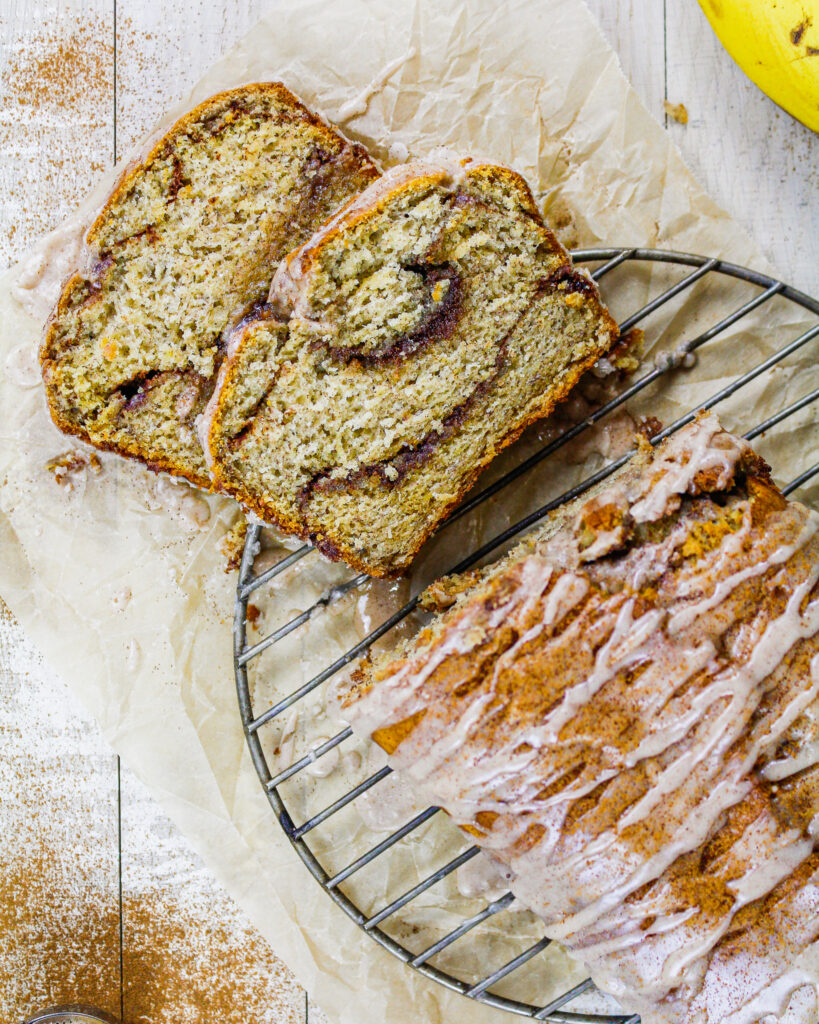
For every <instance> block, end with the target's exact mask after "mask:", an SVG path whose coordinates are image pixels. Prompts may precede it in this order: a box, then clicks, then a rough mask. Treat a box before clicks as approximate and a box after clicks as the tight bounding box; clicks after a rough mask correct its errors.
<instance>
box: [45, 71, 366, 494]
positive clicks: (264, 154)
mask: <svg viewBox="0 0 819 1024" xmlns="http://www.w3.org/2000/svg"><path fill="white" fill-rule="evenodd" d="M375 177H377V172H376V171H375V169H374V167H373V165H372V163H371V161H370V160H369V158H368V157H367V156H366V154H365V153H364V151H363V150H362V149H361V148H360V147H358V146H352V145H350V144H348V143H347V142H345V141H344V140H343V139H342V138H341V137H340V136H339V135H337V134H336V133H335V132H334V131H333V130H332V129H331V128H330V127H329V126H328V125H326V124H325V123H324V122H322V121H320V120H319V119H318V118H317V117H316V116H315V115H313V114H311V113H310V111H308V110H307V109H305V107H303V106H302V104H301V103H299V102H298V100H297V99H296V98H295V97H294V96H293V95H291V93H289V92H288V91H287V89H285V88H284V86H282V85H280V84H278V83H264V84H258V85H248V86H244V87H242V88H238V89H233V90H231V91H229V92H225V93H222V94H220V95H218V96H214V97H212V98H211V99H209V100H207V101H206V102H204V103H202V104H200V106H198V107H196V108H195V109H194V110H192V111H191V112H190V113H189V114H187V115H185V117H183V118H182V119H181V120H180V121H178V122H177V123H176V124H175V125H174V126H173V127H172V128H171V129H170V130H169V131H168V132H167V134H165V135H164V136H163V137H162V138H161V139H160V140H159V142H157V143H156V145H155V146H154V147H153V148H152V150H151V151H150V153H149V154H148V155H147V156H146V157H145V158H144V159H143V160H142V161H141V162H139V163H138V164H137V165H136V166H133V167H131V168H129V169H128V170H127V171H126V173H125V175H124V176H123V178H122V179H121V181H120V182H119V184H118V186H117V187H116V189H115V191H114V192H113V194H112V196H111V198H110V199H109V200H108V202H107V203H106V205H105V207H104V208H103V210H102V212H101V213H100V215H99V216H98V217H97V219H96V221H95V222H94V224H93V225H92V226H91V228H90V230H89V232H88V235H87V239H86V241H87V249H88V251H87V265H86V266H84V267H82V268H80V269H79V270H78V271H77V273H76V274H74V276H73V277H72V278H71V279H70V280H69V281H68V283H67V285H66V286H65V289H64V291H63V294H62V296H61V297H60V300H59V303H58V305H57V308H56V310H55V312H54V314H53V315H52V318H51V321H50V323H49V326H48V330H47V334H46V338H45V341H44V344H43V348H42V353H41V359H42V365H43V376H44V379H45V384H46V393H47V396H48V403H49V406H50V408H51V413H52V416H53V418H54V420H55V422H56V423H57V425H58V426H59V427H60V428H61V429H62V430H65V431H66V432H68V433H71V434H76V435H77V436H78V437H82V438H83V439H84V440H86V441H90V442H91V443H92V444H95V445H96V446H97V447H99V448H107V449H111V450H113V451H117V452H119V453H120V454H122V455H129V456H132V457H134V458H138V459H141V460H143V461H145V462H147V463H149V464H150V465H151V466H153V467H155V468H158V469H163V470H167V471H168V472H171V473H175V474H178V475H180V476H184V477H187V478H188V479H189V480H191V481H192V482H193V483H196V484H198V485H199V486H201V487H209V486H210V475H209V473H208V471H207V467H206V465H205V460H204V457H203V454H202V450H201V446H200V444H199V440H198V438H197V437H196V434H195V432H194V429H193V428H194V421H195V420H196V419H197V417H198V416H199V415H200V414H201V413H202V410H203V409H204V406H205V403H206V402H207V400H208V398H209V397H210V394H211V392H212V390H213V384H214V381H215V378H216V373H217V370H218V369H219V364H220V362H221V359H222V355H223V349H224V340H223V339H224V336H225V334H226V332H227V331H228V330H229V329H230V328H231V327H232V326H233V325H234V324H235V323H236V322H237V321H238V320H239V319H240V318H241V317H242V316H243V315H244V314H245V313H247V311H248V309H249V307H251V306H253V305H254V304H256V303H258V302H259V301H261V300H262V299H264V298H265V296H266V295H267V291H268V288H269V286H270V279H271V277H272V275H273V270H274V269H275V267H276V265H277V264H278V262H279V260H280V259H281V258H282V257H283V256H284V255H285V253H287V252H289V251H290V250H291V249H293V248H295V247H296V246H298V245H300V244H301V243H302V242H303V241H304V240H305V239H306V238H308V237H309V236H310V235H311V234H312V232H313V231H314V229H315V228H316V227H317V226H318V225H319V224H321V223H322V221H323V220H325V218H326V217H328V216H329V215H330V214H331V213H332V212H333V211H334V210H335V209H336V208H337V207H338V206H340V205H341V204H342V203H343V202H344V201H345V200H347V199H348V198H349V197H350V196H351V195H353V194H355V193H356V192H358V191H360V190H361V189H362V188H364V187H365V186H366V185H368V184H369V182H371V181H372V180H373V178H375Z"/></svg>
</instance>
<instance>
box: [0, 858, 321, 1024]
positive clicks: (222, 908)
mask: <svg viewBox="0 0 819 1024" xmlns="http://www.w3.org/2000/svg"><path fill="white" fill-rule="evenodd" d="M62 857H63V853H62V852H61V851H60V850H55V849H49V848H48V847H47V846H43V847H40V848H39V849H38V850H37V851H36V852H35V853H33V854H32V855H31V856H29V857H27V858H26V859H25V860H22V861H20V862H18V863H16V864H5V865H2V866H0V964H2V970H0V1020H3V1022H4V1024H6V1022H8V1024H12V1022H14V1021H17V1020H23V1019H24V1018H25V1017H27V1016H29V1015H31V1014H33V1013H35V1012H36V1011H37V1010H41V1009H44V1008H45V1007H47V1006H53V1005H56V1004H65V1003H72V1002H82V1003H86V1004H91V1005H94V1006H97V1007H99V1008H100V1009H102V1010H105V1011H107V1012H108V1013H111V1014H114V1015H115V1016H116V1017H117V1018H119V1016H120V1012H121V1009H122V1011H124V1016H123V1019H124V1022H125V1024H214V1022H218V1024H247V1022H248V1021H253V1022H254V1024H303V1021H304V1013H303V1010H304V997H303V995H302V993H301V991H300V990H299V988H298V985H297V983H296V982H295V981H294V980H293V978H292V975H291V974H290V972H289V970H288V969H287V968H286V967H285V966H284V964H282V963H281V961H279V960H278V959H277V958H276V956H275V954H274V953H273V951H272V950H271V949H270V947H269V946H268V945H267V943H266V942H265V941H264V939H262V937H261V936H260V935H259V934H258V933H257V932H256V931H255V930H254V929H253V928H252V927H251V926H250V925H245V926H243V927H237V926H236V916H237V911H236V908H235V907H234V906H233V904H232V903H231V901H230V899H229V897H227V896H226V895H224V896H220V895H218V894H217V895H216V896H215V898H214V896H213V894H210V893H209V894H208V897H207V899H203V900H202V905H201V906H199V905H197V903H196V902H195V901H190V900H184V899H178V898H177V897H176V896H174V895H171V894H170V893H167V892H163V891H160V890H148V891H146V892H140V893H135V894H131V895H127V894H126V895H124V897H123V901H122V919H123V932H122V938H123V946H122V978H123V987H122V1004H121V1003H120V946H119V938H120V933H119V924H120V917H119V905H118V900H117V893H116V890H115V889H113V888H111V889H109V890H108V891H107V892H106V891H104V890H103V889H102V888H100V887H99V885H98V884H95V882H94V880H93V878H92V877H88V876H87V875H86V876H84V877H81V878H78V877H77V874H78V873H77V871H76V866H75V865H74V864H71V865H70V867H69V869H68V870H66V865H63V864H61V863H60V861H61V859H62Z"/></svg>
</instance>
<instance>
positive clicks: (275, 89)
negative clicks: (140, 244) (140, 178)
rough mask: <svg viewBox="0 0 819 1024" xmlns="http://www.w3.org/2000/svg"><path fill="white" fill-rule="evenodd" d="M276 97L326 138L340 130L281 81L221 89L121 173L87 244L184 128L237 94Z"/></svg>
mask: <svg viewBox="0 0 819 1024" xmlns="http://www.w3.org/2000/svg"><path fill="white" fill-rule="evenodd" d="M254 95H256V96H275V97H276V98H277V99H278V100H279V101H280V103H281V104H282V106H287V107H291V108H293V109H294V110H298V111H299V113H300V114H301V115H302V117H303V119H304V121H305V122H306V123H307V124H309V125H310V126H311V127H312V128H315V129H316V130H317V131H319V132H321V134H322V135H324V136H325V138H326V139H328V141H335V140H336V138H337V137H338V135H339V133H338V132H337V131H336V130H335V129H333V128H331V127H330V126H329V125H328V124H327V123H326V122H325V121H323V120H322V119H321V118H320V117H319V116H318V115H317V114H314V113H313V112H312V111H311V110H308V108H307V107H305V105H304V104H303V103H302V102H301V100H300V99H298V98H297V97H296V96H295V95H294V94H293V93H292V92H290V90H289V89H288V88H286V87H285V86H284V85H283V84H282V83H281V82H252V83H250V84H249V85H240V86H237V87H236V88H234V89H226V90H225V91H224V92H219V93H216V94H215V95H214V96H209V97H208V98H207V99H206V100H203V101H202V102H201V103H199V104H197V106H195V107H194V108H193V109H192V110H189V111H188V112H187V113H186V114H183V115H182V117H180V118H179V120H178V121H175V122H174V123H173V124H172V125H171V127H170V128H169V129H168V130H167V132H165V134H164V135H162V137H161V138H160V139H158V140H157V141H156V143H154V145H153V147H152V148H151V150H150V151H149V152H148V155H147V156H146V157H145V158H144V159H142V160H140V161H135V162H134V163H132V164H130V165H128V166H126V167H125V168H124V170H123V172H122V175H121V176H120V178H119V179H118V181H117V183H116V185H115V186H114V190H113V192H112V193H111V195H110V196H109V197H108V200H107V201H106V203H105V205H104V206H103V207H102V209H101V210H100V212H99V213H98V214H97V217H96V219H95V221H94V223H93V224H92V225H91V227H90V228H89V229H88V233H87V235H86V239H87V241H88V243H89V245H93V244H94V241H95V238H96V237H97V236H98V235H99V232H100V231H101V230H102V227H103V225H104V223H105V219H106V217H107V215H108V214H109V213H110V211H111V209H112V207H113V206H114V205H115V204H116V203H117V202H119V201H120V200H122V199H123V198H124V197H125V195H127V192H128V188H129V187H130V185H131V183H132V182H133V181H134V180H135V178H136V177H137V175H138V174H142V173H144V172H145V171H147V170H149V169H150V167H151V165H152V164H153V163H154V161H156V160H157V159H159V158H160V157H161V156H162V154H163V152H164V150H165V149H166V147H167V146H169V145H172V144H173V142H174V140H175V139H177V138H179V137H180V136H181V135H183V134H184V133H185V131H187V129H188V128H189V127H190V126H191V125H193V124H196V123H197V122H198V121H202V120H204V119H205V117H206V115H208V114H211V113H218V112H219V111H220V110H221V109H222V108H229V107H230V105H231V102H234V101H236V100H237V99H239V98H240V97H245V96H248V97H250V96H254ZM377 177H378V172H377V171H376V170H375V169H373V170H372V178H373V179H375V178H377Z"/></svg>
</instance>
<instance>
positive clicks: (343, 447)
mask: <svg viewBox="0 0 819 1024" xmlns="http://www.w3.org/2000/svg"><path fill="white" fill-rule="evenodd" d="M617 336H618V335H617V328H616V325H615V324H614V322H613V321H612V319H611V317H610V316H609V315H608V313H607V312H606V310H605V309H604V308H603V307H602V305H601V303H600V300H599V297H598V294H597V290H596V288H595V286H594V284H593V282H592V281H591V279H590V278H589V277H588V276H587V275H586V274H585V273H583V272H581V271H578V270H576V269H575V268H573V266H572V264H571V261H570V259H569V257H568V255H567V254H566V252H565V251H564V250H563V249H562V248H561V247H560V245H559V244H558V242H557V241H556V239H555V238H554V236H553V235H552V234H551V233H550V232H549V230H548V229H547V228H546V226H545V225H544V223H543V220H542V218H541V216H540V214H539V212H538V209H537V207H536V204H535V202H534V200H533V198H532V194H531V192H530V190H529V188H528V186H527V185H526V183H525V182H524V181H523V179H522V178H521V177H520V176H519V175H517V174H515V173H514V172H513V171H511V170H509V169H507V168H503V167H498V166H494V165H487V164H480V163H476V162H473V161H469V160H466V161H457V162H454V163H453V162H451V161H450V162H442V163H429V164H415V165H407V166H404V167H401V168H396V169H395V170H394V171H392V172H388V173H387V174H386V175H385V176H384V177H383V178H382V179H380V180H379V181H378V182H376V183H375V184H374V185H372V186H370V188H369V189H368V190H367V191H366V192H364V193H363V194H362V195H361V196H360V197H358V198H357V199H355V200H353V201H351V203H350V204H349V205H348V206H347V208H345V209H343V210H342V211H341V212H340V213H339V214H338V215H337V216H335V217H334V218H333V219H331V221H330V222H328V223H327V224H326V225H325V226H324V227H323V228H321V229H320V230H319V231H318V232H317V233H316V235H314V237H313V238H312V239H311V240H310V241H309V242H307V243H306V244H305V246H303V247H302V249H301V250H299V251H297V252H295V253H293V254H291V256H289V257H288V258H287V260H286V261H285V262H284V264H283V265H282V266H281V267H280V268H279V271H278V272H277V274H276V277H275V279H274V283H273V287H272V289H271V295H270V302H269V303H268V304H267V306H266V307H265V308H264V309H262V310H261V311H260V312H259V314H258V315H257V316H256V317H255V318H251V319H250V320H249V322H247V323H245V324H243V325H242V326H241V327H240V328H239V329H238V330H237V331H236V332H235V333H234V335H233V336H232V338H231V342H230V348H229V356H228V358H227V360H226V362H225V365H224V367H223V371H222V374H221V377H220V382H219V386H218V389H217V393H216V394H215V395H214V398H213V401H212V403H211V405H210V407H209V409H208V413H207V416H206V424H205V430H206V431H207V446H208V450H209V456H210V458H211V460H212V469H213V472H214V477H215V479H216V480H217V482H218V484H219V486H221V487H222V488H224V489H225V490H227V491H228V492H230V493H232V494H234V495H235V496H236V497H237V498H238V499H239V500H240V501H241V502H242V503H243V504H244V505H246V506H247V507H248V508H250V509H252V510H253V511H254V512H256V513H257V514H258V515H260V516H261V517H262V518H263V519H265V520H267V521H272V522H275V523H276V524H278V525H279V526H281V527H283V528H284V529H286V530H289V531H291V532H295V533H297V534H300V535H301V536H303V537H305V538H308V539H310V540H311V541H313V542H314V543H315V544H316V545H317V546H318V547H319V548H320V550H322V551H323V552H324V553H325V554H327V555H329V556H330V557H333V558H338V557H341V558H344V559H345V560H346V561H348V562H349V563H350V564H352V565H353V566H355V567H357V568H360V569H363V570H364V571H366V572H368V573H371V574H373V575H377V576H387V575H395V574H397V573H400V572H401V571H402V570H403V569H404V568H405V567H406V566H407V565H408V564H409V562H410V561H411V560H412V557H413V556H414V554H415V553H416V552H417V551H418V549H419V547H420V546H421V544H422V543H423V541H424V540H425V539H426V537H428V536H429V534H430V533H431V532H432V530H433V529H434V528H435V526H436V525H437V524H438V523H439V522H440V521H441V520H442V519H443V518H444V517H445V516H446V515H447V513H448V512H449V511H450V510H451V509H453V508H454V507H455V505H456V504H457V503H458V501H459V500H460V498H461V497H462V496H463V495H464V493H465V492H466V490H467V489H468V488H469V486H470V485H471V483H472V482H473V481H474V479H475V478H476V476H477V474H478V472H479V471H480V469H481V467H483V466H485V465H486V464H487V463H488V462H489V461H490V460H491V459H492V458H493V457H494V455H495V454H497V452H499V451H500V450H501V449H502V448H504V447H505V446H506V445H508V444H509V443H510V442H511V441H512V440H514V439H515V438H516V437H517V436H518V435H519V434H520V432H521V431H522V430H523V429H524V427H525V426H526V425H528V424H529V423H531V422H532V421H533V420H535V419H537V418H539V417H541V416H544V415H546V414H547V413H549V412H550V411H551V409H552V408H553V407H554V405H555V404H556V403H557V402H558V401H559V400H560V399H561V398H562V397H563V396H564V395H565V394H566V393H567V391H568V390H569V389H570V388H571V387H572V385H573V384H574V383H575V382H576V381H577V379H578V378H579V376H580V375H581V374H582V372H583V371H584V370H585V369H587V368H588V367H589V366H591V365H592V364H593V363H594V362H595V360H596V359H597V358H598V357H600V356H601V355H603V354H604V353H606V352H607V351H609V350H610V349H611V347H612V345H613V344H614V343H615V342H616V340H617Z"/></svg>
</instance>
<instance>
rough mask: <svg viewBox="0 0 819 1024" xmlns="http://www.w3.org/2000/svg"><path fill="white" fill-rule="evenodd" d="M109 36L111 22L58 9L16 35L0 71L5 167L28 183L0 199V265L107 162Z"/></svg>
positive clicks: (56, 218) (71, 202)
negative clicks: (50, 18)
mask: <svg viewBox="0 0 819 1024" xmlns="http://www.w3.org/2000/svg"><path fill="white" fill-rule="evenodd" d="M112 37H113V25H112V23H111V21H110V20H107V19H103V18H99V17H98V16H96V17H95V16H94V15H93V14H92V13H90V12H84V13H83V15H82V17H80V16H70V17H66V16H65V15H63V16H61V17H58V19H57V20H56V24H53V25H43V26H41V27H38V28H37V29H36V30H35V31H33V32H31V33H28V34H26V35H24V36H23V37H22V38H20V39H19V40H16V41H15V46H14V50H13V53H12V56H11V59H10V60H9V62H8V63H7V64H6V65H5V66H4V67H2V69H0V152H2V165H3V170H4V174H5V178H6V180H7V181H8V180H11V181H15V180H19V181H24V182H26V184H25V186H24V188H14V187H12V188H10V189H8V191H7V192H6V193H5V195H4V196H3V200H2V204H0V239H1V240H2V241H1V242H0V265H2V264H3V263H8V262H12V261H14V260H16V259H18V258H19V257H20V256H22V255H23V253H24V252H25V251H26V249H27V248H28V246H29V245H30V244H31V242H32V241H33V240H34V239H35V238H36V237H37V236H38V235H40V234H42V233H44V232H46V231H49V230H51V229H52V228H54V227H55V226H56V225H57V224H58V223H59V222H60V221H61V220H62V219H63V218H64V217H65V216H66V215H67V214H68V213H70V212H71V211H72V210H73V208H74V207H75V206H76V205H77V203H78V202H79V201H80V199H81V198H82V197H83V196H84V195H85V194H86V193H87V192H88V191H89V189H90V188H91V186H92V185H93V184H94V182H95V180H96V179H97V178H98V177H99V175H100V174H101V173H102V171H104V170H105V169H106V168H107V167H109V166H110V164H111V158H112V154H113V112H114V86H113V70H114V52H113V38H112ZM31 175H34V178H35V180H33V181H32V180H30V179H29V176H31Z"/></svg>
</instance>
